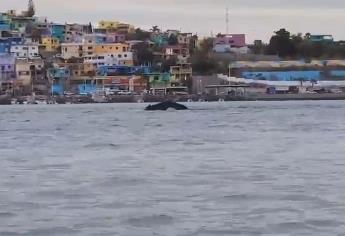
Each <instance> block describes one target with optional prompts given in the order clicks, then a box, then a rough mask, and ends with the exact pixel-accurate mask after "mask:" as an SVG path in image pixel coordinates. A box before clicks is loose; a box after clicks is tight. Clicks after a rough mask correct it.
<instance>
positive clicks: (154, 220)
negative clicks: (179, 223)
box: [126, 215, 174, 227]
mask: <svg viewBox="0 0 345 236" xmlns="http://www.w3.org/2000/svg"><path fill="white" fill-rule="evenodd" d="M173 221H174V218H173V217H172V216H168V215H152V216H144V217H140V218H130V219H128V220H127V221H126V222H127V223H128V224H130V225H132V226H134V227H152V226H156V225H169V224H172V223H173Z"/></svg>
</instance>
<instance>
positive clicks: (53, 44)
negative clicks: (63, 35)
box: [42, 36, 60, 52]
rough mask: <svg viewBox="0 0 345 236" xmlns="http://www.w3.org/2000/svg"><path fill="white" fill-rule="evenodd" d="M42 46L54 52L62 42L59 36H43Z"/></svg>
mask: <svg viewBox="0 0 345 236" xmlns="http://www.w3.org/2000/svg"><path fill="white" fill-rule="evenodd" d="M42 46H44V48H45V50H46V51H48V52H54V51H56V50H57V49H58V48H59V47H60V42H59V39H58V38H53V37H50V36H43V37H42Z"/></svg>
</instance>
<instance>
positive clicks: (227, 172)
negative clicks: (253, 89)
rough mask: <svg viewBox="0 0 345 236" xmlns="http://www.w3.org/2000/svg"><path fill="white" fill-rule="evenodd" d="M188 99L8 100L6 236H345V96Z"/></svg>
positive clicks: (2, 190) (1, 155) (3, 183)
mask: <svg viewBox="0 0 345 236" xmlns="http://www.w3.org/2000/svg"><path fill="white" fill-rule="evenodd" d="M187 105H188V106H189V107H190V110H188V111H168V112H162V111H155V112H149V111H144V107H145V104H106V105H102V104H94V105H42V106H41V105H39V106H35V105H26V106H25V105H23V106H3V107H0V167H1V170H0V235H1V236H17V235H18V236H19V235H20V236H24V235H25V236H38V235H42V236H46V235H49V236H51V235H71V236H74V235H78V236H88V235H97V236H105V235H109V236H114V235H121V236H122V235H123V236H145V235H162V236H166V235H172V236H175V235H181V236H184V235H200V236H204V235H205V236H206V235H207V236H209V235H330V236H331V235H332V236H333V235H345V102H343V101H305V102H229V103H189V104H187Z"/></svg>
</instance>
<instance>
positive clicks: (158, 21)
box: [0, 0, 345, 42]
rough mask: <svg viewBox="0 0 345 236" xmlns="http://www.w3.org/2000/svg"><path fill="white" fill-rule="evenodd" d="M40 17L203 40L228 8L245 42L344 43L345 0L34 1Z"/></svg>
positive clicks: (5, 4)
mask: <svg viewBox="0 0 345 236" xmlns="http://www.w3.org/2000/svg"><path fill="white" fill-rule="evenodd" d="M0 2H1V4H0V11H5V10H7V9H16V10H23V9H25V8H26V6H27V2H28V1H27V0H0ZM34 2H35V5H36V10H37V15H38V16H47V17H48V19H49V20H50V21H54V22H59V23H64V22H70V23H73V22H77V23H88V22H92V23H96V22H98V21H99V20H101V19H108V20H118V21H122V22H126V23H130V24H133V25H135V26H137V27H141V28H143V29H149V28H150V27H151V26H153V25H159V26H160V27H161V28H163V29H164V30H165V29H181V30H182V31H188V32H192V33H198V35H199V36H209V35H210V34H211V32H213V34H217V33H219V32H222V33H225V31H226V23H225V12H226V7H227V6H228V7H229V15H230V24H229V29H230V33H245V34H246V35H247V41H248V42H252V41H253V40H254V39H263V40H264V41H268V40H269V37H270V36H271V35H272V33H273V31H275V30H278V29H280V28H287V29H288V30H290V31H291V32H293V33H298V32H303V33H306V32H310V33H312V34H332V35H333V36H335V38H336V39H337V40H345V30H344V28H345V27H344V26H343V25H344V21H345V14H344V11H345V1H344V0H285V1H282V0H121V1H120V0H34Z"/></svg>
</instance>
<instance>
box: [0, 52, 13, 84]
mask: <svg viewBox="0 0 345 236" xmlns="http://www.w3.org/2000/svg"><path fill="white" fill-rule="evenodd" d="M13 79H15V58H14V57H13V56H11V55H0V81H7V80H13Z"/></svg>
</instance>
